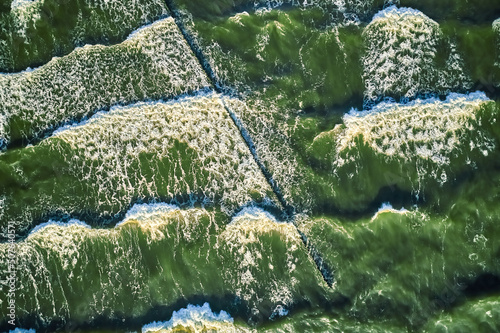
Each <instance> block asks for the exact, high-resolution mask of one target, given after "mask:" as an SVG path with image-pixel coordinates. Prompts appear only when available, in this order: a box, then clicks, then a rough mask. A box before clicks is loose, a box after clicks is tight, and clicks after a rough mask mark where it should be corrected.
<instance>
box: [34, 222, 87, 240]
mask: <svg viewBox="0 0 500 333" xmlns="http://www.w3.org/2000/svg"><path fill="white" fill-rule="evenodd" d="M70 227H77V228H85V229H91V226H90V225H88V224H87V223H85V222H82V221H80V220H77V219H71V220H69V221H68V222H60V221H54V220H48V221H47V222H45V223H41V224H39V225H37V226H36V227H34V228H33V230H31V232H30V233H29V234H28V238H29V237H31V236H33V235H35V234H40V233H42V232H44V229H49V228H70Z"/></svg>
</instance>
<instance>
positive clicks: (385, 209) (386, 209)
mask: <svg viewBox="0 0 500 333" xmlns="http://www.w3.org/2000/svg"><path fill="white" fill-rule="evenodd" d="M408 212H409V211H408V210H407V209H405V208H404V207H401V209H395V208H394V207H392V205H391V204H390V203H389V202H384V203H382V205H381V206H380V208H379V209H378V210H377V212H376V213H375V215H373V217H372V218H371V221H372V222H373V221H374V220H375V219H376V218H377V217H378V216H379V215H380V214H382V213H394V214H401V215H404V214H406V213H408Z"/></svg>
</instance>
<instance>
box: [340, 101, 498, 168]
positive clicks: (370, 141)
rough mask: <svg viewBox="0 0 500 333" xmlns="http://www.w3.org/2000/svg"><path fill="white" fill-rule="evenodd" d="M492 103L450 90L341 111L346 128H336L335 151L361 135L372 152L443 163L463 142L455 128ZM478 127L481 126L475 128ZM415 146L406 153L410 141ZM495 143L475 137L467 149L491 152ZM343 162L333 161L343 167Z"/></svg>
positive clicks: (353, 143) (341, 149)
mask: <svg viewBox="0 0 500 333" xmlns="http://www.w3.org/2000/svg"><path fill="white" fill-rule="evenodd" d="M489 102H491V101H490V100H489V99H488V98H487V97H486V95H485V94H484V93H482V92H475V93H471V94H467V95H463V94H455V93H452V94H450V95H449V96H448V97H447V98H446V100H445V101H440V100H439V99H436V98H430V99H425V100H420V99H417V100H415V101H412V102H409V103H406V104H401V103H380V104H378V105H377V106H376V107H374V108H373V109H371V110H367V111H357V110H354V109H353V110H351V111H350V112H349V113H347V114H346V115H344V118H343V120H344V126H343V127H342V129H341V127H339V126H337V131H341V132H342V133H340V132H339V133H338V136H336V141H337V153H340V152H341V151H343V150H346V149H349V147H353V146H355V145H356V143H355V141H356V139H357V138H358V137H359V136H360V135H361V136H362V137H363V140H364V142H365V143H366V144H367V145H368V146H370V147H371V148H372V149H373V150H374V151H375V152H377V153H379V154H383V155H386V156H389V157H390V156H397V157H398V158H401V159H402V160H409V159H411V158H414V157H415V156H417V157H419V158H422V159H425V160H430V161H433V162H434V163H436V164H447V163H448V162H449V158H450V156H451V152H452V151H453V150H454V149H457V148H459V146H460V145H463V142H461V141H460V140H459V132H460V131H461V130H463V129H464V126H465V125H466V124H467V122H469V121H475V119H476V112H477V111H478V109H479V108H480V107H481V106H482V105H484V104H486V103H489ZM478 130H480V128H478ZM334 131H335V130H334ZM410 143H412V144H414V145H415V147H416V150H415V151H414V152H410V151H409V148H408V144H410ZM493 148H494V143H493V141H492V140H489V139H488V138H487V137H484V136H483V135H476V137H475V143H474V145H473V146H472V147H471V149H482V150H487V151H490V150H491V149H493ZM345 162H347V161H346V160H337V161H336V164H337V166H341V165H342V164H343V163H345Z"/></svg>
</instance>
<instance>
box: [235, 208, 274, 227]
mask: <svg viewBox="0 0 500 333" xmlns="http://www.w3.org/2000/svg"><path fill="white" fill-rule="evenodd" d="M241 220H248V221H260V220H269V221H272V222H274V223H280V222H278V221H277V220H276V218H275V217H274V216H273V215H272V214H271V213H269V212H267V211H265V210H263V209H262V208H259V207H255V206H251V207H245V208H243V209H242V210H241V211H240V212H239V213H238V214H236V215H235V216H234V217H233V218H232V220H231V223H238V221H241Z"/></svg>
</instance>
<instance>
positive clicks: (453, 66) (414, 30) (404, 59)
mask: <svg viewBox="0 0 500 333" xmlns="http://www.w3.org/2000/svg"><path fill="white" fill-rule="evenodd" d="M363 37H364V40H365V48H366V52H365V56H364V57H363V66H364V71H363V78H364V81H365V88H366V90H365V97H366V99H367V102H368V103H373V102H375V101H378V100H379V99H381V98H384V97H387V96H389V97H395V98H401V100H402V101H404V100H408V99H412V98H415V97H417V96H426V95H431V94H446V93H449V92H450V91H452V90H453V89H457V88H461V89H469V88H470V87H471V86H472V82H471V80H470V78H469V77H468V76H467V75H466V74H465V72H464V71H463V67H464V66H463V59H462V58H461V56H460V54H459V53H458V51H457V47H456V45H454V44H453V43H452V42H451V41H448V40H446V39H445V38H444V36H443V34H442V32H441V29H440V28H439V24H438V23H437V22H435V21H434V20H432V19H430V18H429V17H427V16H426V15H425V14H423V13H422V12H420V11H418V10H415V9H411V8H397V7H396V6H391V7H388V8H386V9H384V10H382V11H380V12H379V13H377V14H376V15H375V16H374V17H373V20H372V21H371V22H370V24H368V26H367V27H366V28H365V30H364V31H363ZM445 49H446V50H445ZM445 54H448V58H447V59H446V62H445V64H444V65H441V64H439V63H438V62H437V61H436V59H437V58H438V57H439V56H440V55H445Z"/></svg>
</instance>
